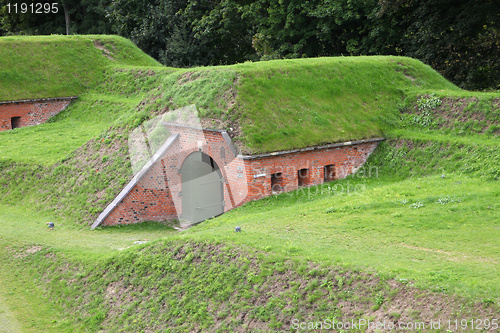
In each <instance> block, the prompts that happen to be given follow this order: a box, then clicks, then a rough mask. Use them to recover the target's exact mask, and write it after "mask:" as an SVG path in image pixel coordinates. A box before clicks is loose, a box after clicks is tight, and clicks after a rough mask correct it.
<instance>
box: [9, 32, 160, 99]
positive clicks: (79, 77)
mask: <svg viewBox="0 0 500 333" xmlns="http://www.w3.org/2000/svg"><path fill="white" fill-rule="evenodd" d="M134 65H135V66H158V65H159V64H158V62H156V61H155V60H154V59H152V58H151V57H149V56H147V55H146V54H144V53H143V52H142V51H141V50H139V49H138V48H137V47H136V46H135V45H134V44H132V42H131V41H129V40H127V39H125V38H122V37H118V36H91V35H87V36H57V35H54V36H15V37H1V38H0V68H1V70H0V82H1V83H2V89H1V90H0V101H8V100H18V99H30V98H48V97H63V96H75V95H80V94H81V93H83V92H84V91H85V90H86V89H88V88H89V87H94V86H95V85H96V84H97V83H98V82H99V81H100V80H101V79H102V77H103V72H104V70H105V69H106V68H107V67H110V66H134Z"/></svg>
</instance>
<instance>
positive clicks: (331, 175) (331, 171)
mask: <svg viewBox="0 0 500 333" xmlns="http://www.w3.org/2000/svg"><path fill="white" fill-rule="evenodd" d="M336 179H337V175H336V174H335V165H333V164H330V165H327V166H325V177H324V181H325V182H331V181H332V180H336Z"/></svg>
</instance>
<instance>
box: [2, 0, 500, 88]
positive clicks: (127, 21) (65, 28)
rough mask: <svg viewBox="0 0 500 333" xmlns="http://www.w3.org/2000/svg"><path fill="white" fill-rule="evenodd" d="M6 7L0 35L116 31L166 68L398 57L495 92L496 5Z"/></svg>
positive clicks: (129, 2) (219, 2)
mask: <svg viewBox="0 0 500 333" xmlns="http://www.w3.org/2000/svg"><path fill="white" fill-rule="evenodd" d="M30 1H32V0H30ZM54 1H55V0H54ZM13 2H16V1H9V0H0V4H1V5H0V34H2V35H8V34H65V33H70V34H101V33H115V34H119V35H122V36H125V37H127V38H130V39H132V40H133V41H134V42H135V43H136V44H137V45H138V46H139V47H140V48H141V49H143V50H144V51H145V52H146V53H148V54H150V55H151V56H153V57H154V58H156V59H158V60H159V61H160V62H162V63H164V64H165V65H168V66H176V67H187V66H196V65H218V64H232V63H236V62H243V61H246V60H253V61H257V60H268V59H280V58H298V57H317V56H338V55H374V54H382V55H405V56H410V57H414V58H417V59H420V60H422V61H424V62H425V63H427V64H429V65H431V66H432V67H433V68H435V69H436V70H438V71H439V72H441V73H442V74H443V75H444V76H445V77H447V78H448V79H450V80H451V81H453V82H454V83H456V84H457V85H459V86H461V87H464V88H467V89H500V61H499V59H500V30H499V28H500V27H499V26H500V0H453V1H452V0H240V1H237V0H103V1H98V0H64V1H63V0H59V1H57V4H58V7H59V9H60V11H59V12H58V13H56V14H44V15H40V14H29V13H28V14H20V13H18V14H15V13H7V7H6V5H7V3H13ZM17 2H19V3H20V2H25V3H26V2H29V1H26V0H25V1H17Z"/></svg>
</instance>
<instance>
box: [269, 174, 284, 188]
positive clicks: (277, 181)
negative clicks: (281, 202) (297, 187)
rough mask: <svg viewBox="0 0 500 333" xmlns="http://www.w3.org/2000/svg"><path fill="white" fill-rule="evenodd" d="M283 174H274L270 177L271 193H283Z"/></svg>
mask: <svg viewBox="0 0 500 333" xmlns="http://www.w3.org/2000/svg"><path fill="white" fill-rule="evenodd" d="M283 185H284V181H283V173H282V172H276V173H273V174H272V175H271V192H272V193H281V192H283Z"/></svg>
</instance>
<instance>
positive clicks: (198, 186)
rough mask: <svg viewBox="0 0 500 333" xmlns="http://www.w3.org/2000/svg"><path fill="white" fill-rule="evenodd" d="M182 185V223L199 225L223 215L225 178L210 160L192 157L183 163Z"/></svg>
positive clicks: (202, 155)
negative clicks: (198, 223)
mask: <svg viewBox="0 0 500 333" xmlns="http://www.w3.org/2000/svg"><path fill="white" fill-rule="evenodd" d="M181 181H182V190H181V196H182V214H181V219H182V220H187V221H190V222H193V223H197V222H201V221H203V220H206V219H209V218H212V217H214V216H217V215H220V214H222V213H223V212H224V187H223V182H224V178H223V177H222V173H221V171H220V169H219V166H218V165H217V163H215V161H214V160H213V159H212V158H211V157H210V156H208V155H207V154H204V153H202V152H198V151H197V152H194V153H191V154H189V155H188V157H186V159H185V160H184V162H183V163H182V167H181Z"/></svg>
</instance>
